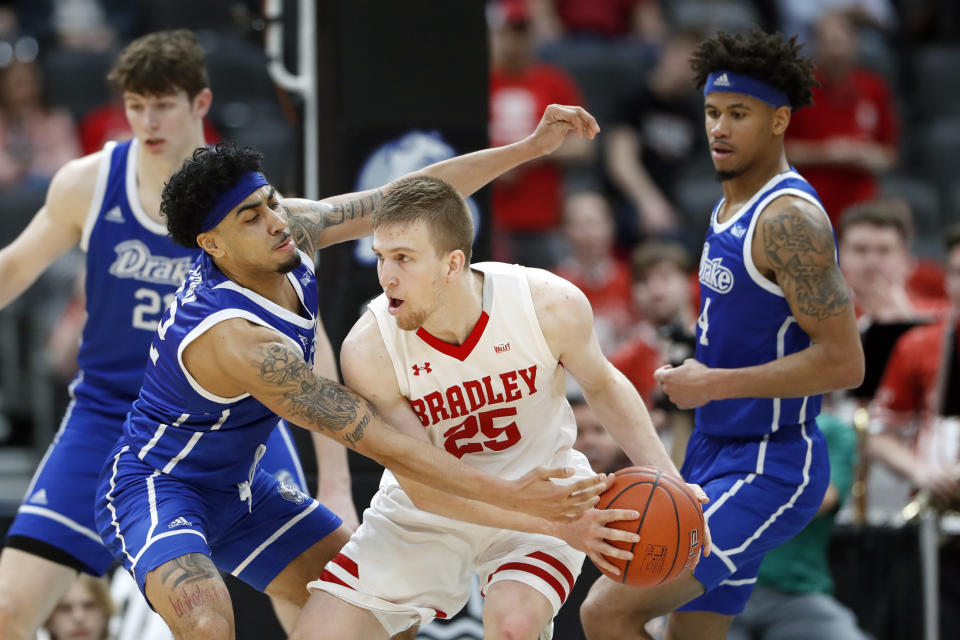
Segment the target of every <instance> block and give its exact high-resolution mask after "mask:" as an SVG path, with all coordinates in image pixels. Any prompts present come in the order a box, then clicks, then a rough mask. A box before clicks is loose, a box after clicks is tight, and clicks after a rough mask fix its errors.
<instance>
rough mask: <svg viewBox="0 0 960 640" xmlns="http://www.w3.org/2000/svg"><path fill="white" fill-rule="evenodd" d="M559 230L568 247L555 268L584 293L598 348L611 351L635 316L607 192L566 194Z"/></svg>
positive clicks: (623, 336)
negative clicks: (597, 339)
mask: <svg viewBox="0 0 960 640" xmlns="http://www.w3.org/2000/svg"><path fill="white" fill-rule="evenodd" d="M563 235H564V238H565V240H566V246H567V249H568V251H567V255H566V257H565V258H564V259H563V260H562V261H561V262H560V264H558V265H557V268H556V272H557V274H558V275H559V276H561V277H562V278H565V279H567V280H569V281H570V282H572V283H573V284H575V285H577V287H579V288H580V290H581V291H583V293H584V295H586V296H587V300H589V301H590V305H591V306H592V307H593V316H594V328H595V329H596V332H597V337H598V338H599V340H600V348H601V349H602V350H603V352H604V353H605V354H610V353H613V352H614V351H616V350H617V348H618V347H619V346H620V345H621V343H622V342H623V341H624V340H625V339H626V338H627V337H628V335H629V334H630V331H631V329H632V325H633V324H634V316H633V313H632V311H631V304H630V270H629V268H628V267H627V264H626V263H625V262H624V261H623V260H621V259H619V258H618V257H617V256H616V254H615V253H614V240H615V238H614V225H613V213H612V212H611V211H610V204H609V203H608V202H607V200H606V198H604V197H603V195H602V194H600V193H597V192H595V191H582V192H579V193H574V194H571V195H570V196H568V197H567V198H566V200H565V202H564V217H563Z"/></svg>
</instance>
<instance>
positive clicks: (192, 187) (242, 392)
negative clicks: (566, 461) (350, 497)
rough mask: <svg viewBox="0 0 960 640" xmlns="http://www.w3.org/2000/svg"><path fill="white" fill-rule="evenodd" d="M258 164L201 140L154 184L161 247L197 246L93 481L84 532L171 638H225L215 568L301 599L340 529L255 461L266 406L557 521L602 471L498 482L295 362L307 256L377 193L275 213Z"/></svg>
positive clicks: (469, 180) (524, 155)
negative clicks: (101, 545)
mask: <svg viewBox="0 0 960 640" xmlns="http://www.w3.org/2000/svg"><path fill="white" fill-rule="evenodd" d="M596 129H597V128H596V123H595V122H594V121H593V118H592V117H591V116H590V115H589V114H587V113H586V112H585V111H583V110H582V109H580V108H579V107H560V106H556V105H552V106H551V107H549V108H548V109H547V111H546V112H545V114H544V117H543V120H542V121H541V124H540V126H538V128H537V130H536V131H535V132H534V133H533V134H531V136H530V137H528V138H527V139H525V140H523V141H521V142H518V143H515V144H513V145H509V146H507V147H502V148H497V149H489V150H486V151H481V152H477V153H473V154H468V155H466V156H461V157H458V158H453V159H451V160H447V161H444V162H441V163H437V164H435V165H431V166H430V167H427V168H426V169H424V170H423V172H424V173H426V174H436V175H439V176H444V177H447V178H449V179H450V180H451V181H452V182H454V183H455V184H457V185H458V186H459V188H461V189H463V190H464V192H465V193H472V192H473V191H475V190H476V189H478V188H479V187H481V186H483V185H484V184H485V183H486V182H488V181H489V180H491V179H492V178H493V177H495V176H496V175H499V174H500V173H502V172H504V171H507V170H509V169H511V168H513V167H515V166H517V165H518V164H519V163H521V162H524V161H527V160H530V159H533V158H535V157H539V156H541V155H544V154H545V153H550V152H552V151H553V150H555V149H556V148H557V147H558V146H559V145H560V143H561V142H562V141H563V139H564V138H565V137H566V135H567V133H568V132H569V131H576V132H577V133H580V134H585V135H588V136H589V137H592V136H593V135H594V134H595V132H596ZM259 162H260V156H259V154H257V153H256V152H254V151H253V150H250V149H237V148H236V147H234V146H232V145H220V146H218V147H217V149H215V150H213V149H209V148H206V147H201V148H199V149H197V150H196V151H195V152H194V154H193V157H192V159H191V160H188V161H187V162H186V163H185V164H184V166H183V167H182V168H181V169H180V170H179V171H178V172H177V173H175V174H174V175H173V176H172V177H171V178H170V180H169V182H168V183H167V185H166V186H165V188H164V190H163V201H162V210H163V211H164V213H165V214H166V216H167V226H168V229H169V230H170V233H171V235H172V237H173V239H174V241H175V242H177V243H179V244H181V245H184V246H187V247H193V248H196V247H200V248H202V249H203V251H202V252H201V253H200V256H199V257H198V258H197V260H196V262H195V263H194V265H193V266H192V267H191V269H190V270H189V272H188V273H187V276H186V279H185V280H184V282H183V284H182V285H181V287H180V289H179V290H178V292H177V294H176V298H175V299H174V301H173V302H172V303H171V305H170V306H169V307H168V308H167V309H166V311H165V312H164V314H163V316H162V317H161V321H160V323H159V325H158V328H157V332H156V334H155V336H154V340H153V342H152V344H151V345H150V348H149V354H150V355H149V361H148V364H147V367H146V371H145V374H144V381H143V385H142V387H141V391H140V394H139V397H138V398H137V400H136V401H135V402H134V404H133V406H132V408H131V410H130V412H129V414H128V416H127V419H126V422H125V424H124V434H123V436H122V437H121V438H120V440H119V441H118V442H117V444H116V445H115V447H114V448H113V451H112V452H111V453H110V454H109V456H108V458H107V461H106V464H105V466H104V470H103V472H102V474H101V476H100V482H99V485H98V489H97V494H98V498H97V507H96V514H95V515H96V521H97V527H98V531H99V533H100V535H101V536H102V537H103V539H104V541H105V543H106V544H107V545H108V547H109V548H110V549H111V551H112V552H113V553H114V555H115V556H116V557H117V558H118V559H119V560H121V561H122V562H123V564H124V567H125V568H126V569H127V570H128V571H130V573H131V574H132V575H133V576H134V578H135V579H136V581H137V584H138V586H139V588H140V589H141V591H143V592H144V593H145V595H146V596H147V598H148V600H149V602H150V603H151V605H152V606H153V607H154V609H156V611H157V612H158V613H159V614H160V615H161V616H162V617H163V618H164V620H165V621H166V622H167V624H168V625H169V626H170V628H171V630H172V631H173V633H174V635H175V636H176V637H177V638H204V639H211V638H213V639H219V638H232V637H233V611H232V608H231V604H230V598H229V594H228V593H227V590H226V587H225V585H224V583H223V580H222V579H221V577H220V575H219V573H218V572H217V567H219V568H221V569H223V570H224V571H229V572H230V573H232V574H233V575H234V576H236V577H238V578H240V579H241V580H244V581H246V582H247V583H248V584H250V585H252V586H253V587H255V588H257V589H259V590H263V591H266V592H267V593H269V594H271V595H274V596H277V597H280V598H282V599H285V600H288V601H289V602H292V603H294V604H298V605H302V604H303V603H304V602H305V601H306V598H307V595H308V593H307V591H306V590H305V589H304V585H305V584H306V583H307V581H308V580H309V579H310V578H311V577H313V576H315V575H316V572H317V571H319V568H320V567H322V566H324V564H325V563H326V562H327V561H328V560H330V559H331V558H332V557H333V556H335V555H336V552H337V551H338V550H339V549H340V547H341V546H342V545H343V543H344V542H346V540H347V538H348V536H349V533H350V530H349V529H348V528H346V527H344V526H343V525H342V524H341V522H340V519H339V518H338V517H337V516H336V515H334V514H333V513H331V512H330V511H329V510H327V509H326V508H325V507H322V506H320V505H319V503H317V502H316V501H314V500H311V499H309V498H308V497H306V496H305V495H303V493H301V492H299V491H297V490H295V489H293V488H291V487H289V486H288V485H284V484H281V483H278V482H277V481H276V480H275V479H274V478H273V477H272V476H270V475H269V474H267V473H266V472H264V471H263V470H262V469H259V468H258V462H259V460H260V457H261V456H262V454H263V450H264V444H263V443H264V441H265V439H266V436H267V435H268V433H269V430H270V429H271V428H272V425H273V424H275V423H276V420H277V415H280V416H282V417H284V418H286V419H289V420H291V421H292V422H294V423H296V424H299V425H302V426H305V427H307V428H310V429H312V430H315V431H320V432H323V433H324V435H327V436H329V437H331V438H335V439H336V440H337V441H338V442H341V443H342V444H344V445H346V446H349V447H351V448H353V449H355V450H356V451H358V452H360V453H363V454H365V455H368V456H370V457H373V458H374V459H376V460H378V461H379V462H381V463H383V464H385V465H386V466H389V467H392V468H396V469H398V470H400V471H401V472H402V473H404V474H407V475H412V476H413V477H415V478H417V479H419V480H421V481H425V482H429V483H430V484H432V485H435V486H438V487H441V488H444V489H448V490H451V491H455V492H458V493H460V494H462V495H465V496H467V497H471V498H477V499H481V500H491V501H496V502H497V503H498V504H501V505H504V506H505V507H506V508H508V509H518V510H522V511H526V512H530V513H533V514H537V515H539V516H545V517H549V518H553V519H557V518H561V519H562V518H568V517H574V516H576V515H577V514H579V513H580V512H582V511H584V510H586V509H588V508H589V507H590V506H591V505H592V504H594V503H595V500H596V496H597V494H598V493H599V492H600V491H601V490H602V488H603V486H604V478H603V476H593V477H589V478H585V479H583V480H579V481H575V482H572V483H570V484H568V485H566V486H561V485H557V484H555V483H553V482H552V481H551V478H553V477H565V476H569V475H572V471H568V470H566V469H537V470H534V471H532V472H531V473H529V474H527V475H525V476H524V477H522V478H517V479H512V480H510V481H505V480H502V479H499V478H495V477H492V476H489V475H487V474H483V473H480V472H479V471H477V470H476V469H473V468H472V467H469V466H467V465H464V464H462V463H460V462H459V461H457V460H456V459H454V458H453V457H451V456H449V455H447V454H445V453H443V452H440V451H437V450H436V449H435V448H433V447H430V446H429V445H427V444H425V443H423V442H420V441H418V440H416V439H414V438H411V437H407V436H404V435H402V434H400V433H398V432H397V431H395V430H394V429H393V428H391V427H388V426H387V425H386V424H385V423H384V422H382V421H381V420H380V419H379V418H378V417H377V414H376V412H375V410H373V408H372V407H370V406H369V405H368V404H367V403H366V402H365V401H363V400H361V399H360V398H359V397H358V396H356V394H353V393H352V392H350V391H348V390H347V389H345V388H344V387H342V386H340V385H338V384H336V383H334V382H333V381H331V380H329V379H327V378H323V377H320V376H318V375H317V374H315V373H314V372H312V371H311V368H310V365H311V363H312V361H313V357H314V352H315V349H316V346H315V340H316V333H315V330H316V313H317V287H316V278H315V276H314V273H313V266H312V265H313V263H312V259H311V257H310V256H312V255H313V254H314V251H315V250H316V249H318V248H320V247H322V246H326V245H327V244H328V243H330V242H335V241H338V240H341V239H343V238H344V234H347V235H349V234H348V232H347V230H345V229H343V228H342V225H341V223H342V221H343V218H344V216H343V214H344V212H352V213H353V215H356V216H357V217H366V218H367V220H369V216H366V214H367V213H369V212H371V211H372V209H373V207H374V206H376V204H377V203H378V202H379V200H380V198H381V193H382V192H383V191H387V192H389V189H390V186H389V185H387V186H386V187H384V189H383V190H381V189H376V190H370V191H366V192H362V193H358V194H349V195H346V196H340V197H336V198H331V199H328V200H325V201H323V202H321V203H319V204H317V203H313V204H314V205H316V206H314V207H313V210H312V211H310V212H308V213H303V214H296V213H288V210H289V209H290V207H292V206H299V203H298V201H290V200H287V201H284V204H283V205H281V203H280V202H279V201H278V198H277V194H276V192H275V190H274V189H273V188H272V187H271V186H270V185H269V183H268V182H267V181H266V179H265V178H264V177H263V176H262V174H260V173H259ZM281 207H282V208H281ZM368 224H369V222H368ZM295 239H296V240H299V247H301V248H305V249H307V251H306V252H301V251H300V250H298V247H297V244H296V243H295Z"/></svg>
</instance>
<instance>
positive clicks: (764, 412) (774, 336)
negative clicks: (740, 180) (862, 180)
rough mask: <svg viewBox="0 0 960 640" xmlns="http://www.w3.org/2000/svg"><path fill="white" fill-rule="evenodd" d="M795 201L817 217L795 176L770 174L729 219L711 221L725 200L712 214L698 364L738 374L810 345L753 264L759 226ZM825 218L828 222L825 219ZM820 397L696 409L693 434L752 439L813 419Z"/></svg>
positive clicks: (811, 194)
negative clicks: (776, 206)
mask: <svg viewBox="0 0 960 640" xmlns="http://www.w3.org/2000/svg"><path fill="white" fill-rule="evenodd" d="M784 195H791V196H796V197H799V198H803V199H804V200H807V201H809V202H812V203H813V204H815V205H816V206H817V208H818V209H820V210H821V211H823V205H821V204H820V200H819V199H818V198H817V193H816V191H814V189H813V187H811V186H810V183H808V182H807V181H806V180H804V179H803V178H802V177H801V176H800V175H799V174H798V173H796V172H795V171H793V170H792V169H791V170H790V171H786V172H783V173H780V174H778V175H776V176H775V177H774V178H772V179H771V180H770V181H769V182H768V183H767V184H765V185H764V186H763V187H762V188H761V189H760V190H759V191H757V193H756V194H754V196H753V197H752V198H751V199H750V200H749V201H748V202H747V203H746V204H745V205H744V206H743V207H742V208H741V209H740V210H739V211H738V212H736V213H735V214H734V215H733V216H732V217H731V218H730V219H729V220H727V221H726V222H724V223H722V224H720V223H718V222H717V212H718V211H719V210H720V206H721V204H722V203H723V200H722V199H721V200H720V201H718V202H717V204H716V205H715V206H714V208H713V214H712V215H711V222H710V228H709V229H708V231H707V237H706V241H705V243H704V245H703V254H702V255H701V257H700V274H699V276H700V277H699V279H700V318H699V319H698V320H697V351H696V358H697V360H698V361H700V362H702V363H703V364H705V365H706V366H708V367H711V368H714V367H719V368H740V367H749V366H754V365H760V364H764V363H767V362H771V361H773V360H776V359H778V358H783V357H784V356H787V355H789V354H791V353H795V352H797V351H800V350H802V349H805V348H807V347H808V346H809V345H810V337H809V336H808V335H807V334H806V332H805V331H803V329H801V328H800V326H799V325H798V324H797V321H796V319H795V318H794V317H793V314H792V313H791V311H790V306H789V305H788V304H787V301H786V299H785V298H784V296H783V291H782V290H781V289H780V287H779V286H777V285H776V284H774V283H773V282H771V281H770V280H768V279H767V278H765V277H764V276H763V275H762V274H761V273H760V272H759V271H758V270H757V268H756V266H755V265H754V263H753V258H752V254H751V251H752V244H753V234H754V230H755V228H756V224H757V219H758V218H759V217H760V214H761V213H762V212H763V210H764V208H765V207H766V206H767V205H768V204H769V203H770V202H772V201H773V200H774V199H775V198H778V197H780V196H784ZM824 218H825V220H827V222H828V224H829V219H828V218H827V217H826V212H824ZM820 400H821V396H819V395H816V396H808V397H803V398H732V399H727V400H716V401H713V402H708V403H707V404H705V405H704V406H702V407H700V408H698V409H697V410H696V427H697V429H699V430H701V431H702V432H704V433H706V434H709V435H714V436H731V437H742V436H757V435H764V434H769V433H773V432H776V431H777V430H778V429H779V428H780V427H782V426H785V425H797V424H800V423H803V422H806V421H808V420H812V419H813V418H815V417H816V416H817V414H819V413H820Z"/></svg>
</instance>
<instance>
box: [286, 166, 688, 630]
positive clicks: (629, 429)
mask: <svg viewBox="0 0 960 640" xmlns="http://www.w3.org/2000/svg"><path fill="white" fill-rule="evenodd" d="M472 242H473V226H472V222H471V219H470V214H469V212H468V210H467V207H466V205H465V203H464V201H463V198H462V197H461V195H460V194H459V193H458V192H457V190H456V189H455V188H454V187H453V186H451V185H450V184H448V183H446V182H444V181H442V180H438V179H436V178H431V177H413V178H409V179H405V180H400V181H398V182H396V183H394V187H393V189H392V190H391V191H390V193H388V194H386V195H385V196H384V199H383V201H382V202H381V204H380V208H379V209H378V210H377V212H376V213H375V214H374V236H373V249H374V252H375V253H376V255H377V258H378V275H379V278H380V284H381V286H382V287H383V290H384V294H383V295H382V296H380V297H379V298H377V299H376V300H375V301H374V302H372V303H371V304H370V307H369V309H368V310H367V312H366V313H365V314H364V315H363V316H362V317H361V319H360V320H359V321H358V322H357V324H356V325H354V327H353V329H352V330H351V332H350V334H349V335H348V336H347V339H346V341H345V342H344V345H343V349H342V351H341V367H342V369H343V372H344V380H345V381H346V382H347V383H348V384H349V385H350V386H351V387H352V388H354V389H355V390H356V391H358V392H359V393H361V394H362V395H364V396H366V397H367V398H369V399H370V401H371V402H372V403H373V404H374V406H376V408H377V409H378V410H379V411H380V412H381V413H382V414H383V415H384V416H385V417H386V418H387V419H388V421H389V422H390V423H391V424H395V425H397V426H398V428H402V429H404V430H406V431H407V432H409V433H414V434H419V435H420V437H421V438H422V439H424V440H426V439H429V441H430V442H432V443H433V445H434V446H436V447H438V448H442V449H446V450H447V451H449V452H450V453H452V454H454V455H455V456H457V457H458V458H461V459H462V460H463V461H464V462H467V463H468V464H469V465H471V466H473V467H476V468H477V469H482V470H484V471H486V472H488V473H491V474H495V475H497V476H500V477H502V478H517V477H521V476H523V474H525V473H527V472H529V471H530V470H531V469H533V468H535V467H537V466H540V465H546V466H565V467H572V468H575V469H576V477H589V476H590V475H591V474H592V471H591V469H590V466H589V463H588V462H587V460H586V457H585V456H584V455H583V454H582V453H580V452H578V451H575V450H574V449H573V448H572V445H573V442H574V439H575V438H576V434H577V427H576V421H575V419H574V415H573V411H572V410H571V408H570V405H569V403H568V402H567V401H566V398H565V397H564V389H565V385H564V378H565V375H566V373H569V374H570V375H572V376H573V377H574V378H575V379H576V380H577V381H578V382H579V383H580V386H581V388H582V389H583V393H584V396H585V397H586V398H587V401H588V402H590V403H591V406H593V407H594V409H595V410H596V411H597V413H598V414H599V416H600V417H601V419H602V421H603V424H604V425H605V426H606V427H607V428H608V429H609V430H610V432H611V433H612V434H613V436H614V437H615V438H616V440H617V442H618V443H619V444H620V446H621V447H623V449H624V450H625V451H626V452H627V454H628V455H629V456H630V458H631V459H632V460H633V462H634V463H636V464H650V465H654V466H656V467H659V468H660V469H663V470H665V471H666V472H668V473H673V474H677V471H676V469H675V468H674V466H673V464H672V463H671V461H670V458H669V456H668V455H667V454H666V452H665V451H664V449H663V446H662V444H661V443H660V440H659V438H658V437H657V435H656V433H655V431H654V429H653V425H652V424H651V422H650V418H649V416H648V415H647V412H646V409H645V408H644V404H643V401H642V400H641V399H640V396H639V395H638V394H637V392H636V390H635V389H634V388H633V386H632V385H631V384H630V383H629V382H628V381H627V379H626V378H625V377H624V376H623V375H622V374H620V372H619V371H617V370H616V369H615V368H614V367H613V366H612V365H611V364H610V363H609V362H608V361H607V359H606V358H605V357H604V356H603V354H602V352H601V351H600V347H599V343H598V341H597V336H596V333H595V332H594V330H593V313H592V310H591V308H590V304H589V303H588V302H587V299H586V297H585V296H584V295H583V293H582V292H581V291H580V290H579V289H577V288H576V287H575V286H573V285H572V284H571V283H569V282H568V281H566V280H564V279H562V278H560V277H558V276H555V275H553V274H551V273H549V272H547V271H542V270H539V269H528V268H525V267H522V266H519V265H507V264H501V263H493V262H487V263H479V264H476V265H471V263H470V253H471V245H472ZM561 362H562V365H561ZM677 475H678V474H677ZM398 481H399V483H398ZM635 513H637V512H636V511H621V510H611V511H609V512H607V511H597V510H591V511H590V512H588V514H587V515H586V516H584V517H583V518H581V520H580V521H579V525H581V526H582V527H585V528H588V529H589V530H588V531H584V530H583V529H578V528H577V527H575V526H574V527H571V526H566V527H564V526H557V525H555V524H553V523H546V522H542V521H537V520H536V519H533V518H528V517H525V516H524V515H523V514H513V513H507V512H505V511H503V510H498V509H496V508H494V507H490V506H489V505H484V504H480V503H476V502H471V501H468V500H457V499H453V498H450V497H449V496H446V495H444V494H441V493H440V492H438V491H436V490H435V488H433V487H428V486H425V485H424V484H423V483H422V482H420V481H417V480H416V479H414V478H411V477H410V476H409V474H406V473H404V472H402V471H400V472H398V473H390V472H389V471H388V472H386V473H385V474H384V477H383V479H382V481H381V486H380V492H379V493H378V494H377V495H376V496H375V497H374V499H373V502H372V504H371V506H370V509H368V510H367V511H366V512H365V514H364V521H363V523H362V524H361V525H360V528H359V529H358V530H357V532H356V534H355V535H354V536H353V537H352V538H351V539H350V542H349V543H347V545H346V546H345V547H344V549H343V551H342V552H341V553H340V554H339V555H338V556H337V558H336V559H334V561H333V562H331V563H330V564H328V565H327V568H326V570H325V571H324V572H323V574H322V575H321V577H320V579H319V580H317V581H315V582H312V583H310V588H311V589H313V590H314V591H313V595H311V599H310V602H309V603H308V605H307V607H305V608H304V611H303V613H302V614H301V616H300V618H299V620H298V621H297V627H296V630H295V632H294V636H293V637H295V638H298V639H304V638H319V637H323V638H332V639H337V638H343V639H351V640H353V639H359V638H362V639H368V638H386V637H388V636H390V635H392V634H395V633H398V632H400V631H402V630H403V629H405V628H407V627H410V626H411V625H416V624H426V623H427V622H429V621H430V620H432V619H434V618H436V617H441V618H443V617H448V616H451V615H453V614H455V613H456V612H457V611H458V610H459V609H460V608H462V607H463V605H464V604H465V603H466V601H467V599H468V597H469V594H470V582H471V580H472V577H473V575H474V574H476V575H478V576H479V578H480V583H481V585H483V594H484V595H485V597H486V602H485V604H484V613H483V624H484V632H485V635H486V636H487V637H491V638H537V637H538V636H539V637H549V636H550V631H551V620H552V619H553V617H554V615H556V613H557V610H558V609H559V608H560V606H561V605H562V604H563V601H564V600H565V599H566V597H567V596H568V595H569V593H570V590H571V588H572V587H573V583H574V580H575V579H576V576H577V575H578V574H579V573H580V567H581V564H582V563H583V559H584V553H583V552H582V551H581V550H580V549H583V550H585V551H587V552H589V554H590V557H591V558H592V559H593V560H594V562H596V563H598V564H599V565H601V566H603V567H605V568H608V569H612V570H614V571H616V569H615V568H614V567H613V565H612V564H611V563H610V562H608V561H607V560H605V559H604V558H603V557H602V556H601V554H606V555H608V556H611V557H616V558H630V557H632V554H630V553H628V552H626V551H622V550H620V549H616V548H614V547H612V546H611V545H609V544H608V543H606V542H604V541H603V540H602V539H598V538H607V539H609V540H624V541H628V542H630V541H633V542H635V541H636V540H638V539H639V537H638V536H636V534H633V533H627V532H624V531H619V530H615V529H607V528H604V527H603V525H604V524H606V523H607V522H610V521H613V520H620V519H630V518H631V517H632V515H633V514H635ZM638 515H639V514H638ZM462 521H466V522H462ZM511 529H512V530H511ZM591 531H592V532H594V533H593V534H591ZM594 536H596V537H594ZM321 621H322V624H323V627H322V628H323V633H322V635H321V634H317V633H316V630H317V629H319V628H320V627H319V625H320V623H321Z"/></svg>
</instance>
